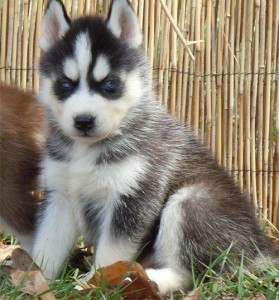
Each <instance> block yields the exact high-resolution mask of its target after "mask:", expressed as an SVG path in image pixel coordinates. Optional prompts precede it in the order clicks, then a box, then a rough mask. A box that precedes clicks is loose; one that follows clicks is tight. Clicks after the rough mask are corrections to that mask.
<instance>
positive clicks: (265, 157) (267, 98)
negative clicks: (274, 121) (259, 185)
mask: <svg viewBox="0 0 279 300" xmlns="http://www.w3.org/2000/svg"><path fill="white" fill-rule="evenodd" d="M272 10H273V1H272V0H268V2H267V16H268V17H267V32H266V33H267V37H266V42H267V43H266V45H267V46H266V55H267V57H266V89H265V112H264V121H265V122H264V155H263V160H264V161H263V171H264V186H263V215H264V217H265V218H267V214H268V210H267V209H268V167H269V166H268V156H269V130H270V103H271V98H270V91H271V89H270V86H271V74H270V73H271V53H272Z"/></svg>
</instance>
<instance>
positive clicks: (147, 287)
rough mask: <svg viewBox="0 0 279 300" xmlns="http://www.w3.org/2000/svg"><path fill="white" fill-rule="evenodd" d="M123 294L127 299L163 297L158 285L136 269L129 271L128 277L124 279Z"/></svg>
mask: <svg viewBox="0 0 279 300" xmlns="http://www.w3.org/2000/svg"><path fill="white" fill-rule="evenodd" d="M121 286H122V287H123V289H122V290H121V295H122V296H123V297H124V299H126V300H142V299H149V300H161V299H163V298H162V297H161V296H160V294H159V290H158V286H157V284H156V283H155V282H154V281H151V280H150V279H149V278H148V277H147V276H144V275H143V274H142V273H138V272H136V271H130V272H128V273H127V277H126V278H125V279H124V280H123V281H122V283H121Z"/></svg>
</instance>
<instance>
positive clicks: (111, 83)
mask: <svg viewBox="0 0 279 300" xmlns="http://www.w3.org/2000/svg"><path fill="white" fill-rule="evenodd" d="M102 88H103V90H104V91H105V92H108V93H114V92H116V88H117V81H116V80H112V79H108V80H106V81H104V82H103V84H102Z"/></svg>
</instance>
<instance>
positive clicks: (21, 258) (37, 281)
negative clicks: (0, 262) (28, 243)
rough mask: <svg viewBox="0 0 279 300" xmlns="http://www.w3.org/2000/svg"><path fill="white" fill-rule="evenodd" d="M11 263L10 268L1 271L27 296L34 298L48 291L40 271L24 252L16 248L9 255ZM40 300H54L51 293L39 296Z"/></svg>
mask: <svg viewBox="0 0 279 300" xmlns="http://www.w3.org/2000/svg"><path fill="white" fill-rule="evenodd" d="M11 259H12V261H13V263H12V265H11V266H10V267H4V268H3V271H4V272H6V273H7V274H8V275H10V277H11V279H12V283H13V285H14V286H19V288H20V290H21V291H22V292H24V293H26V294H28V295H31V296H34V295H39V294H42V293H45V292H46V291H48V290H49V287H48V284H47V281H46V279H45V278H44V276H43V274H42V271H41V269H40V268H39V267H38V266H37V265H36V264H35V262H34V261H33V260H32V258H31V257H30V256H29V255H28V253H27V252H25V251H24V250H22V249H20V248H17V249H15V250H14V251H13V252H12V254H11ZM40 298H41V299H42V300H54V299H56V298H55V296H54V295H53V294H52V293H51V292H48V293H45V294H44V295H40Z"/></svg>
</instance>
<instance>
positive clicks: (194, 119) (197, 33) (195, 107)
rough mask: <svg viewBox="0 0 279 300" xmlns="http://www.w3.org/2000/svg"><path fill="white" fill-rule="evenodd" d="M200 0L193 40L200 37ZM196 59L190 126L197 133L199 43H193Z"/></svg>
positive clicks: (199, 75) (199, 74) (199, 66)
mask: <svg viewBox="0 0 279 300" xmlns="http://www.w3.org/2000/svg"><path fill="white" fill-rule="evenodd" d="M201 6H202V2H201V0H197V1H196V11H195V40H197V41H198V40H200V39H201V24H200V19H201ZM195 50H196V60H195V72H194V73H195V77H194V91H193V114H192V122H191V124H192V126H193V129H194V132H195V133H196V135H198V134H199V121H200V80H201V45H200V43H197V44H196V45H195Z"/></svg>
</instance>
